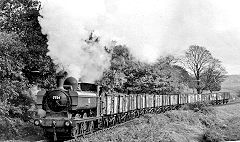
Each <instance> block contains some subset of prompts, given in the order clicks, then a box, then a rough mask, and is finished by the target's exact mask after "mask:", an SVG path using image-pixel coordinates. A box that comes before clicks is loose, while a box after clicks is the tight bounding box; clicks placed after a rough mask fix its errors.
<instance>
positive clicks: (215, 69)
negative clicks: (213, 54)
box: [201, 59, 226, 92]
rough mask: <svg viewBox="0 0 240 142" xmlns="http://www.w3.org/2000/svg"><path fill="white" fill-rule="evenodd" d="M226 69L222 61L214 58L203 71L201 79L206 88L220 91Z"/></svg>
mask: <svg viewBox="0 0 240 142" xmlns="http://www.w3.org/2000/svg"><path fill="white" fill-rule="evenodd" d="M225 74H226V70H225V69H224V68H223V67H222V65H221V62H220V61H219V60H217V59H213V60H212V62H211V63H210V64H209V66H208V68H207V69H206V70H205V71H204V72H203V74H202V76H201V80H202V82H203V84H204V90H209V91H210V92H212V91H220V90H221V83H222V82H223V81H224V80H225V78H226V76H225Z"/></svg>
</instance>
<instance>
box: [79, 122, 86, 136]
mask: <svg viewBox="0 0 240 142" xmlns="http://www.w3.org/2000/svg"><path fill="white" fill-rule="evenodd" d="M85 126H86V125H85V122H81V123H80V134H81V135H85V130H86V127H85Z"/></svg>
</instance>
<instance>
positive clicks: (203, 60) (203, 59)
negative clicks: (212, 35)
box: [184, 45, 213, 93]
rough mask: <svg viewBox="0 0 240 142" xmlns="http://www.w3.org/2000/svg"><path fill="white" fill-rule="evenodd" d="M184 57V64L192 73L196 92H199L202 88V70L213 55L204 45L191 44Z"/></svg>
mask: <svg viewBox="0 0 240 142" xmlns="http://www.w3.org/2000/svg"><path fill="white" fill-rule="evenodd" d="M184 59H185V60H184V64H185V66H186V67H187V68H188V69H189V70H190V71H191V72H192V73H193V74H194V77H195V79H196V80H195V81H196V83H197V85H196V90H197V93H201V92H202V89H203V88H202V85H201V84H200V77H201V74H202V73H203V72H204V70H205V69H206V68H207V67H208V66H209V64H210V63H211V62H212V59H213V57H212V55H211V53H210V52H209V51H208V50H207V49H206V48H205V47H201V46H198V45H191V46H190V47H189V49H188V50H187V51H186V52H185V58H184Z"/></svg>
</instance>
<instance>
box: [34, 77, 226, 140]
mask: <svg viewBox="0 0 240 142" xmlns="http://www.w3.org/2000/svg"><path fill="white" fill-rule="evenodd" d="M229 98H230V93H229V92H219V93H209V94H130V93H128V94H123V93H114V94H108V93H105V92H102V88H101V87H100V86H98V85H95V84H90V83H79V82H78V81H77V80H76V79H75V78H73V77H68V78H66V79H65V77H64V75H59V76H57V88H56V89H54V90H51V91H45V90H42V91H39V92H38V94H37V107H38V116H39V117H38V118H36V119H35V120H34V124H35V125H36V126H41V127H42V128H43V129H44V131H45V135H46V136H47V137H49V138H51V139H52V138H53V140H54V141H56V140H58V139H62V138H63V139H65V138H67V139H69V138H77V137H79V136H82V135H85V134H88V133H93V132H94V131H97V130H101V129H104V128H107V127H111V126H114V125H116V124H118V123H122V122H125V121H128V120H131V119H133V118H136V117H139V116H140V115H143V114H145V113H161V112H165V111H168V110H172V109H178V108H179V107H181V105H184V104H187V103H194V102H198V101H210V102H211V103H212V104H224V103H227V102H228V101H229Z"/></svg>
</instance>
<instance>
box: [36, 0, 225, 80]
mask: <svg viewBox="0 0 240 142" xmlns="http://www.w3.org/2000/svg"><path fill="white" fill-rule="evenodd" d="M223 1H224V6H225V5H226V4H227V3H228V2H227V0H223ZM215 2H216V3H218V1H217V0H214V2H209V1H208V0H198V1H194V0H184V1H180V0H45V1H44V0H42V10H41V15H42V16H43V18H39V20H40V23H41V26H42V28H43V32H44V33H46V34H48V39H49V42H48V45H49V50H50V52H49V55H50V56H52V57H53V58H54V59H55V61H56V62H57V63H60V64H63V65H64V66H65V68H67V69H68V70H69V71H71V72H70V75H73V76H75V77H77V78H83V79H84V80H83V81H88V82H92V81H94V80H96V79H99V78H100V77H101V75H102V72H103V70H104V69H106V68H108V67H109V56H108V54H106V53H105V52H104V49H103V47H104V46H105V45H107V43H108V42H109V41H111V40H116V41H117V42H118V43H119V44H126V45H127V47H129V50H130V52H131V53H132V54H133V55H134V56H135V57H136V58H138V59H139V60H141V61H147V62H153V61H155V60H156V59H157V58H158V57H159V56H163V55H166V54H176V53H179V52H183V51H184V50H183V49H186V48H188V47H189V46H190V45H192V44H198V45H200V46H206V47H214V44H215V43H219V44H218V45H216V49H213V51H217V50H218V49H219V48H217V47H221V46H223V47H224V46H225V44H223V43H222V42H221V41H222V40H221V39H220V32H221V31H219V29H218V27H219V26H221V24H218V23H222V22H221V21H219V12H217V11H216V10H215V9H216V8H215V7H214V6H213V5H214V3H215ZM218 7H219V6H218ZM220 20H221V19H220ZM91 31H94V33H95V34H96V35H98V36H99V37H100V43H98V44H94V45H88V44H86V42H85V41H84V40H85V39H87V38H88V37H89V34H90V33H91ZM210 51H211V50H210Z"/></svg>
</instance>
